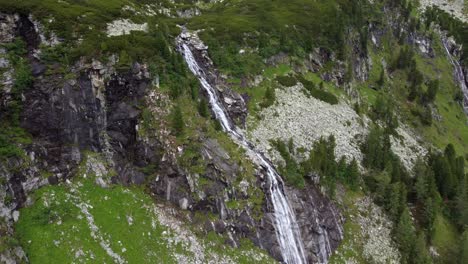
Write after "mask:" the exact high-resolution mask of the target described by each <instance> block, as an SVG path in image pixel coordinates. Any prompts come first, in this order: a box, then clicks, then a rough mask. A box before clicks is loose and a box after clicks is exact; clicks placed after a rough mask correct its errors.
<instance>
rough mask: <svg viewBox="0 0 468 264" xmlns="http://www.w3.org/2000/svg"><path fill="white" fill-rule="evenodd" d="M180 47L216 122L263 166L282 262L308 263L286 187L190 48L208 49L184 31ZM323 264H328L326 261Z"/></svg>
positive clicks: (195, 37)
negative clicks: (239, 125)
mask: <svg viewBox="0 0 468 264" xmlns="http://www.w3.org/2000/svg"><path fill="white" fill-rule="evenodd" d="M177 44H178V48H179V51H180V52H181V53H182V55H183V56H184V58H185V61H186V62H187V65H188V67H189V68H190V70H191V71H192V73H193V74H194V75H195V76H196V77H197V78H198V79H199V81H200V83H201V85H202V87H203V89H204V90H205V91H206V93H207V95H208V97H209V103H210V106H211V109H212V111H213V112H214V114H215V117H216V119H217V120H219V122H220V123H221V126H222V128H223V130H224V131H225V132H226V133H228V134H229V135H230V136H231V138H232V139H233V140H234V141H235V142H236V143H237V144H239V145H240V146H242V147H243V148H244V149H245V150H246V153H247V155H248V156H249V157H250V158H251V159H252V161H253V162H254V163H256V164H257V165H258V166H261V167H262V168H264V169H265V171H266V175H267V180H268V184H269V188H268V191H267V195H268V196H269V199H270V201H271V203H272V205H273V210H274V220H275V232H276V237H277V240H278V243H279V246H280V250H281V255H282V257H283V261H284V262H286V263H291V264H301V263H307V260H306V257H305V255H306V254H305V251H304V245H303V244H302V238H301V234H300V231H299V227H298V225H297V222H296V217H295V215H294V212H293V210H292V209H291V207H290V205H289V203H288V201H287V199H286V196H285V194H284V193H283V188H284V184H283V181H282V179H281V176H280V175H279V174H278V173H277V172H276V170H275V169H274V167H273V166H272V164H271V163H270V162H269V161H268V160H267V159H266V158H265V156H264V155H263V154H262V153H261V152H259V151H257V150H256V149H255V148H254V146H253V144H251V143H250V142H248V141H247V139H246V138H245V136H244V135H243V133H242V131H240V130H239V129H238V128H237V127H236V125H235V124H234V123H233V122H232V121H231V119H230V118H229V115H228V114H227V111H226V109H225V108H224V106H223V104H222V103H221V101H220V99H219V96H218V94H217V91H216V89H215V88H214V87H213V86H212V85H211V84H210V82H209V80H208V78H207V75H206V73H205V71H204V69H203V68H202V67H201V66H200V65H199V64H198V62H197V60H196V58H195V56H194V54H193V53H192V50H191V47H192V48H195V49H197V50H206V47H205V46H204V45H203V43H202V42H201V41H200V40H199V39H198V38H197V36H196V35H194V34H191V33H189V32H187V31H186V30H184V31H183V32H182V33H181V35H180V36H179V37H178V38H177ZM205 59H208V58H205ZM208 60H209V59H208ZM322 261H323V260H322ZM324 261H325V262H326V260H324Z"/></svg>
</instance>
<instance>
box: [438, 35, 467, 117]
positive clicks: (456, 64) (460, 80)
mask: <svg viewBox="0 0 468 264" xmlns="http://www.w3.org/2000/svg"><path fill="white" fill-rule="evenodd" d="M442 44H443V46H444V48H445V51H446V52H447V56H448V57H449V59H450V62H451V63H452V65H453V68H454V70H455V78H456V79H457V81H458V83H459V84H460V88H461V90H462V92H463V110H465V113H466V114H467V115H468V87H467V86H466V80H465V75H464V74H463V69H462V66H461V65H460V63H459V62H458V60H457V59H456V58H454V57H453V56H452V54H451V53H450V50H449V48H448V43H447V38H446V37H444V36H442Z"/></svg>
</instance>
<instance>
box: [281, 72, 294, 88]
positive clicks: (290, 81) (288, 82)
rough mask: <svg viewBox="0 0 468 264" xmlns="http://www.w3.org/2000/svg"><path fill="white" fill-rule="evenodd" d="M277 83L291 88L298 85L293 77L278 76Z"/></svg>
mask: <svg viewBox="0 0 468 264" xmlns="http://www.w3.org/2000/svg"><path fill="white" fill-rule="evenodd" d="M276 81H277V82H278V83H279V84H281V85H283V86H285V87H291V86H294V85H296V84H297V80H296V78H294V77H293V76H289V75H287V76H277V77H276Z"/></svg>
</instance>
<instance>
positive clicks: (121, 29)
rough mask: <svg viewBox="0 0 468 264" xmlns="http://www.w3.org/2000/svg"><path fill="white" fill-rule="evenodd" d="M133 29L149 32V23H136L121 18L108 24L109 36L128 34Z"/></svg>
mask: <svg viewBox="0 0 468 264" xmlns="http://www.w3.org/2000/svg"><path fill="white" fill-rule="evenodd" d="M131 31H143V32H148V23H143V24H136V23H133V22H131V21H130V20H128V19H119V20H114V21H113V22H112V23H109V24H107V36H109V37H113V36H122V35H127V34H130V32H131Z"/></svg>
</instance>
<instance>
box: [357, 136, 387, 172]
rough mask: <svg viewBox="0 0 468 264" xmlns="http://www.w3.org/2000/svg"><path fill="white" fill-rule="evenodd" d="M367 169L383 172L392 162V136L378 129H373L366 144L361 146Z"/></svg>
mask: <svg viewBox="0 0 468 264" xmlns="http://www.w3.org/2000/svg"><path fill="white" fill-rule="evenodd" d="M361 150H362V153H363V154H364V159H363V165H364V166H365V167H366V168H370V169H374V170H378V171H382V170H384V169H385V166H386V165H387V163H388V162H389V161H390V160H391V158H392V157H391V156H392V153H391V150H390V136H389V135H388V134H387V133H384V130H382V129H381V128H378V127H374V128H372V129H371V131H370V133H369V135H368V136H367V139H366V141H365V143H364V144H363V145H362V146H361Z"/></svg>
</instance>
